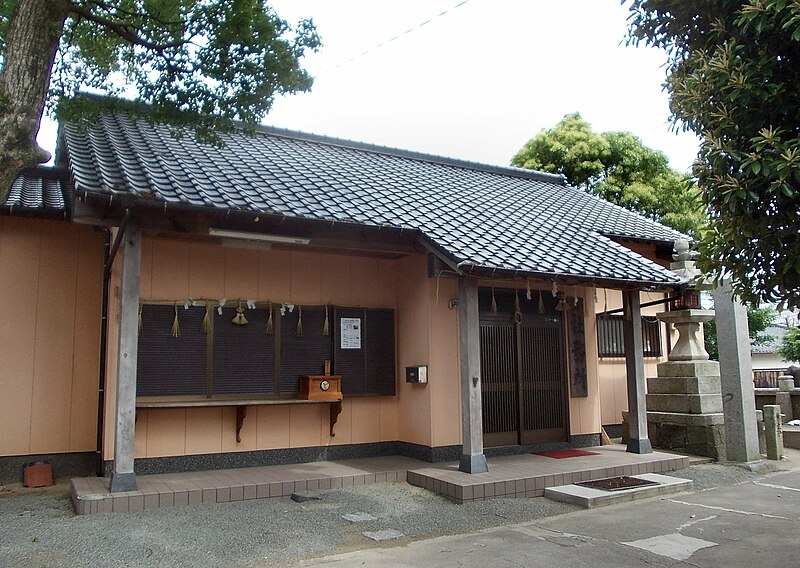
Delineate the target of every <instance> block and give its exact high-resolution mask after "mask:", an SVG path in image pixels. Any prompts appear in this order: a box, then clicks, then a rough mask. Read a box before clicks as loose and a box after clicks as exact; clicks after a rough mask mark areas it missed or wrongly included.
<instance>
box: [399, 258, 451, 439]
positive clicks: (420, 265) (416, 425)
mask: <svg viewBox="0 0 800 568" xmlns="http://www.w3.org/2000/svg"><path fill="white" fill-rule="evenodd" d="M397 270H398V274H402V275H403V278H400V279H398V285H397V311H396V323H395V325H396V326H397V347H398V349H397V377H398V383H397V395H398V401H397V412H398V421H397V423H398V433H397V437H398V438H399V439H400V440H401V441H404V442H410V443H413V444H421V445H424V446H430V445H431V439H432V438H431V399H430V389H429V388H428V385H418V384H409V383H406V382H405V368H406V367H409V366H413V365H429V364H430V336H429V333H430V306H429V292H428V287H429V285H430V284H429V282H428V279H427V272H426V264H425V257H424V256H421V255H420V256H414V257H406V258H403V259H401V260H399V261H398V264H397ZM454 364H455V363H454Z"/></svg>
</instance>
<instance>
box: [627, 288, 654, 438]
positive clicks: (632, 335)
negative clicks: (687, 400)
mask: <svg viewBox="0 0 800 568" xmlns="http://www.w3.org/2000/svg"><path fill="white" fill-rule="evenodd" d="M622 307H623V317H622V336H623V341H624V342H625V370H626V372H627V378H628V427H629V433H630V436H629V438H628V451H629V452H631V453H634V454H650V453H652V452H653V447H652V446H651V444H650V439H649V438H648V437H647V406H646V402H645V401H646V399H645V376H644V350H643V346H642V308H641V303H640V300H639V290H624V291H623V292H622Z"/></svg>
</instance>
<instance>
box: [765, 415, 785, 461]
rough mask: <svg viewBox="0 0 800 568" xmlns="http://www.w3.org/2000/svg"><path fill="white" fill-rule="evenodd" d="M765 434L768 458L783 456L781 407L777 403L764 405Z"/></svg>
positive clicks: (774, 458) (775, 458) (773, 458)
mask: <svg viewBox="0 0 800 568" xmlns="http://www.w3.org/2000/svg"><path fill="white" fill-rule="evenodd" d="M763 412H764V436H765V438H766V442H767V459H769V460H779V459H781V457H782V456H783V429H782V428H781V407H780V406H778V405H777V404H765V405H764V409H763Z"/></svg>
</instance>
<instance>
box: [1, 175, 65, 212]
mask: <svg viewBox="0 0 800 568" xmlns="http://www.w3.org/2000/svg"><path fill="white" fill-rule="evenodd" d="M64 186H65V184H64V181H63V179H62V177H61V176H60V175H59V174H58V172H56V171H54V170H53V169H52V168H30V169H26V170H24V171H23V172H22V173H21V174H20V175H19V176H18V177H17V179H16V180H14V183H12V184H11V191H10V192H9V194H8V197H7V198H6V201H5V203H4V204H2V205H3V207H2V208H3V209H9V210H11V211H12V212H13V211H14V209H20V210H32V211H34V210H35V211H44V212H51V213H56V212H58V213H63V212H65V211H66V210H67V200H66V199H65V195H66V193H65V187H64Z"/></svg>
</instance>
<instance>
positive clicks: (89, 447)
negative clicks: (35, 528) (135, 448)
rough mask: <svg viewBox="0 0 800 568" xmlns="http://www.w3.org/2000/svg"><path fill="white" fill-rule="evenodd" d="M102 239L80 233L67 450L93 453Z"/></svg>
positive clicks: (98, 362) (100, 306)
mask: <svg viewBox="0 0 800 568" xmlns="http://www.w3.org/2000/svg"><path fill="white" fill-rule="evenodd" d="M102 247H103V238H102V234H101V233H100V232H98V231H80V232H79V250H78V271H77V285H76V288H75V336H74V340H73V345H72V349H73V353H74V354H75V355H74V357H73V360H72V396H71V416H70V427H69V451H70V452H88V451H94V450H95V448H96V445H97V403H98V393H99V390H98V389H99V370H100V327H101V325H102V322H101V321H100V317H101V311H102V294H103V290H102V288H103V257H102V255H101V254H98V252H99V251H102Z"/></svg>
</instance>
